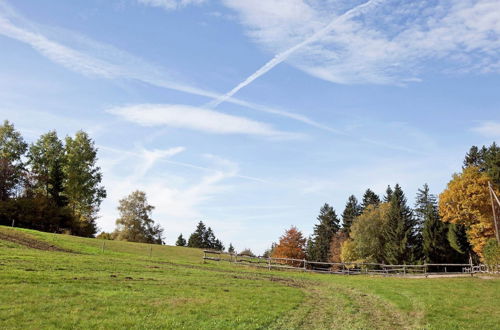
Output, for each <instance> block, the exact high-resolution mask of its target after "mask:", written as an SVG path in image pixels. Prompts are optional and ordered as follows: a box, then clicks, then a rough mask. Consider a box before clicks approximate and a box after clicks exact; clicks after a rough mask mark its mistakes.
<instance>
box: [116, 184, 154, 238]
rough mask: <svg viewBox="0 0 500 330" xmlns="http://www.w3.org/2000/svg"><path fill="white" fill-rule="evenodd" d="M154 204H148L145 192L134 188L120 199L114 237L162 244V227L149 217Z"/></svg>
mask: <svg viewBox="0 0 500 330" xmlns="http://www.w3.org/2000/svg"><path fill="white" fill-rule="evenodd" d="M153 210H154V206H152V205H149V204H148V201H147V198H146V193H144V192H143V191H139V190H136V191H134V192H133V193H131V194H130V195H128V196H127V197H125V198H124V199H122V200H120V205H119V206H118V211H119V212H120V218H118V219H117V220H116V226H117V228H116V230H115V232H114V237H116V239H117V240H122V241H129V242H142V243H153V244H163V229H162V228H161V227H160V226H159V225H157V224H155V223H154V221H153V219H151V213H152V211H153Z"/></svg>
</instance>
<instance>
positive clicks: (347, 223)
mask: <svg viewBox="0 0 500 330" xmlns="http://www.w3.org/2000/svg"><path fill="white" fill-rule="evenodd" d="M360 214H361V206H360V205H359V203H358V199H357V198H356V196H354V195H351V196H349V199H348V200H347V203H346V205H345V209H344V212H342V230H343V231H344V233H346V234H349V232H350V230H351V226H352V223H353V221H354V219H356V218H357V217H359V216H360Z"/></svg>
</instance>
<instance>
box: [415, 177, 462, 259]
mask: <svg viewBox="0 0 500 330" xmlns="http://www.w3.org/2000/svg"><path fill="white" fill-rule="evenodd" d="M415 216H416V219H417V228H421V236H420V237H421V242H422V258H423V259H424V261H425V262H427V263H440V262H447V261H452V259H453V258H452V256H453V255H454V254H455V253H454V251H452V248H451V246H450V243H449V242H448V239H447V234H448V224H446V223H444V222H442V221H441V218H440V217H439V210H438V205H437V198H436V196H434V195H432V194H430V193H429V186H428V185H427V184H425V185H424V187H423V188H422V189H419V190H418V193H417V200H416V203H415Z"/></svg>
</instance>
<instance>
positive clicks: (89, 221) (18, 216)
mask: <svg viewBox="0 0 500 330" xmlns="http://www.w3.org/2000/svg"><path fill="white" fill-rule="evenodd" d="M96 162H97V148H96V147H95V144H94V142H93V140H92V139H91V138H90V137H89V135H88V134H87V133H85V132H83V131H78V132H76V133H75V135H74V136H67V137H66V138H65V139H64V140H61V139H59V137H58V136H57V133H56V132H55V131H50V132H48V133H46V134H43V135H41V136H40V138H39V139H38V140H37V141H35V142H34V143H32V144H28V143H26V142H25V140H24V138H23V137H22V135H21V134H20V133H19V132H18V131H17V130H16V129H15V127H14V125H13V124H12V123H10V122H9V121H7V120H6V121H4V123H3V125H1V126H0V224H2V225H15V226H18V227H24V228H32V229H37V230H41V231H50V232H56V233H63V232H65V233H70V234H73V235H79V236H87V237H92V236H94V235H95V233H96V232H97V225H96V219H97V213H98V211H99V206H100V204H101V202H102V200H103V199H104V198H105V197H106V190H105V189H104V187H103V186H101V181H102V174H101V170H100V168H99V167H98V166H97V164H96Z"/></svg>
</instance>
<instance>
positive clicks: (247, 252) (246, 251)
mask: <svg viewBox="0 0 500 330" xmlns="http://www.w3.org/2000/svg"><path fill="white" fill-rule="evenodd" d="M239 254H240V255H241V256H247V257H255V254H254V253H253V252H252V250H250V249H249V248H245V249H244V250H243V251H241V252H240V253H239Z"/></svg>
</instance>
